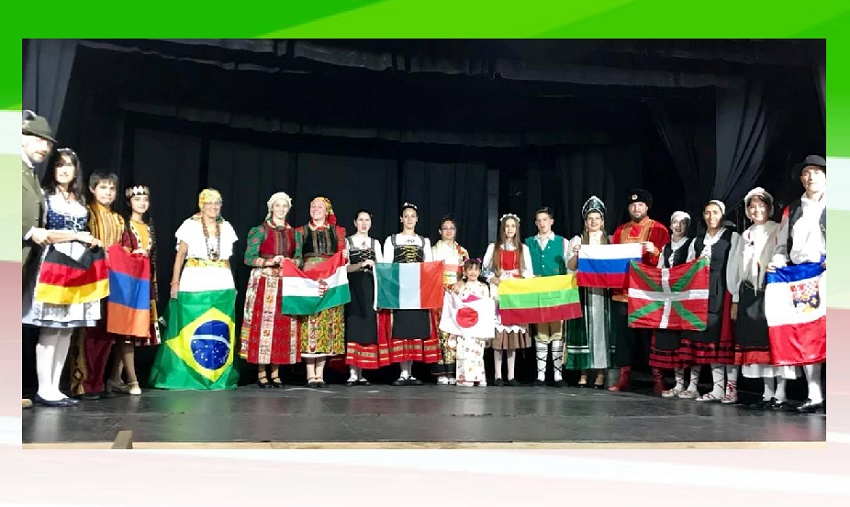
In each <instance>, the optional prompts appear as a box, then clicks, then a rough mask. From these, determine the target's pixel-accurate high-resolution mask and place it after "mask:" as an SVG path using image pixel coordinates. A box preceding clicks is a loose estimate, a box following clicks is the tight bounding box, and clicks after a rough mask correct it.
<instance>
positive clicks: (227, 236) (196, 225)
mask: <svg viewBox="0 0 850 507" xmlns="http://www.w3.org/2000/svg"><path fill="white" fill-rule="evenodd" d="M220 231H221V242H220V246H219V248H220V249H221V251H220V253H219V259H221V260H227V259H229V258H230V256H231V255H233V244H234V243H236V241H237V239H238V238H237V237H236V231H234V230H233V226H231V225H230V222H228V221H226V220H225V221H223V222H222V223H221V227H220ZM174 236H175V237H176V238H177V241H178V243H177V247H178V249H179V247H180V243H179V242H180V241H182V242H183V243H186V246H188V247H189V248H188V251H187V253H186V257H187V258H189V259H209V254H208V253H207V243H206V241H205V238H204V229H203V224H202V223H201V221H200V220H195V219H193V218H187V219H186V220H184V221H183V223H182V224H181V225H180V227H179V228H178V229H177V232H175V233H174ZM209 241H210V244H212V245H214V244H216V243H219V242H218V241H216V240H215V239H214V238H210V240H209Z"/></svg>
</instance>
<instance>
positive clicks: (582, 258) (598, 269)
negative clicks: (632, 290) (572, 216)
mask: <svg viewBox="0 0 850 507" xmlns="http://www.w3.org/2000/svg"><path fill="white" fill-rule="evenodd" d="M641 255H643V245H642V244H640V243H623V244H616V245H581V248H580V249H579V251H578V269H577V276H578V284H579V286H581V287H597V288H602V289H606V288H610V289H622V288H625V287H627V282H628V280H629V276H628V275H629V263H630V262H632V261H640V258H641Z"/></svg>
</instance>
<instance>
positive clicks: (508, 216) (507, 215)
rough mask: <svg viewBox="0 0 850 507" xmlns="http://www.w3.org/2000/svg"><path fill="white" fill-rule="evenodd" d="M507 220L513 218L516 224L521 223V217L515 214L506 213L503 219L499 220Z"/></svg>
mask: <svg viewBox="0 0 850 507" xmlns="http://www.w3.org/2000/svg"><path fill="white" fill-rule="evenodd" d="M507 218H513V219H514V220H516V223H519V217H518V216H516V215H514V214H513V213H505V214H504V215H502V218H500V219H499V222H504V221H505V219H507Z"/></svg>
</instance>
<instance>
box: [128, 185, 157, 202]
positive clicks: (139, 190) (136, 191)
mask: <svg viewBox="0 0 850 507" xmlns="http://www.w3.org/2000/svg"><path fill="white" fill-rule="evenodd" d="M124 195H125V196H127V199H131V198H133V197H135V196H137V195H151V191H150V189H149V188H148V187H146V186H144V185H136V186H135V187H130V188H128V189H127V190H125V191H124Z"/></svg>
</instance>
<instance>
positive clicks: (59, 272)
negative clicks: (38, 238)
mask: <svg viewBox="0 0 850 507" xmlns="http://www.w3.org/2000/svg"><path fill="white" fill-rule="evenodd" d="M107 271H108V269H107V267H106V253H105V252H104V251H103V248H99V247H96V248H91V247H89V246H88V245H86V244H84V243H80V242H78V241H69V242H66V243H57V244H55V245H50V247H49V249H48V250H47V254H46V255H45V257H44V261H43V262H42V264H41V270H40V271H39V273H38V284H37V285H36V287H35V299H36V301H39V302H41V303H50V304H54V305H71V304H78V303H92V302H95V301H99V300H101V299H103V298H105V297H106V296H108V295H109V275H108V274H107Z"/></svg>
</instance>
